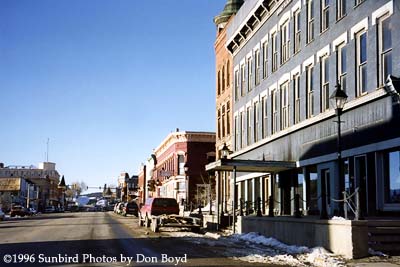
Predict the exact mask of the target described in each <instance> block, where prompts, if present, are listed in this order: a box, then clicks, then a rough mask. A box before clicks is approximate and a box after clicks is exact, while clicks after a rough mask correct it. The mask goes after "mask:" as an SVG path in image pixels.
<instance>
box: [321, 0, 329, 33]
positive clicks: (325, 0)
mask: <svg viewBox="0 0 400 267" xmlns="http://www.w3.org/2000/svg"><path fill="white" fill-rule="evenodd" d="M329 1H330V0H321V32H324V31H326V30H327V29H328V28H329Z"/></svg>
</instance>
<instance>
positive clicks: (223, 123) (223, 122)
mask: <svg viewBox="0 0 400 267" xmlns="http://www.w3.org/2000/svg"><path fill="white" fill-rule="evenodd" d="M225 119H226V118H225V106H222V122H221V136H222V137H225Z"/></svg>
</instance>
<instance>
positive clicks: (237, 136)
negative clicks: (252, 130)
mask: <svg viewBox="0 0 400 267" xmlns="http://www.w3.org/2000/svg"><path fill="white" fill-rule="evenodd" d="M233 125H234V126H233V127H234V133H235V137H234V138H235V139H234V143H235V150H236V151H237V150H239V143H238V142H239V122H238V116H235V118H234V121H233Z"/></svg>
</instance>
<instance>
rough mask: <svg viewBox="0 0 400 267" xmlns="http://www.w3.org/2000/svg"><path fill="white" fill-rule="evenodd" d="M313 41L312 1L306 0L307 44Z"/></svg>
mask: <svg viewBox="0 0 400 267" xmlns="http://www.w3.org/2000/svg"><path fill="white" fill-rule="evenodd" d="M313 40H314V1H313V0H307V43H310V42H312V41H313Z"/></svg>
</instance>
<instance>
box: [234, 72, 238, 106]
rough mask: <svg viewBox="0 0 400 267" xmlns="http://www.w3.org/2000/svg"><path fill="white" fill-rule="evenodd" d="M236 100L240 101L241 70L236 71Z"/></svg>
mask: <svg viewBox="0 0 400 267" xmlns="http://www.w3.org/2000/svg"><path fill="white" fill-rule="evenodd" d="M235 100H236V101H238V100H239V70H235Z"/></svg>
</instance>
